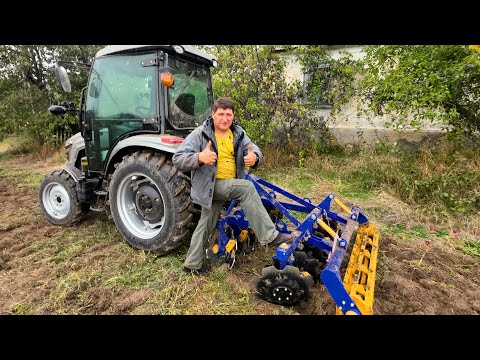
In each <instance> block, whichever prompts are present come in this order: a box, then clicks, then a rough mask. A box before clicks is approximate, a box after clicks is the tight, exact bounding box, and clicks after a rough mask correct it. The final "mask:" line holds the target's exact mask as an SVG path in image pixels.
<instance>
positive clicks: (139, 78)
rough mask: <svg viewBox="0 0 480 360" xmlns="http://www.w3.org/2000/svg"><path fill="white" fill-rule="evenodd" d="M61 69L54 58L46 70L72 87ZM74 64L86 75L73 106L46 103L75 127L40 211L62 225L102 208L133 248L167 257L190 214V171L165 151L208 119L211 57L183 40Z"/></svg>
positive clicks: (46, 182) (119, 49)
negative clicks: (71, 117)
mask: <svg viewBox="0 0 480 360" xmlns="http://www.w3.org/2000/svg"><path fill="white" fill-rule="evenodd" d="M64 63H67V62H64ZM63 65H64V64H63ZM63 65H62V62H61V61H59V62H57V64H56V66H55V74H56V77H57V80H58V81H59V83H60V84H61V86H62V88H63V90H64V91H66V92H71V84H70V80H69V76H68V73H67V71H66V69H65V67H64V66H63ZM74 65H78V64H74ZM80 65H81V66H86V67H87V68H88V69H89V79H88V85H87V86H86V87H84V88H83V89H82V91H81V97H80V106H79V108H78V109H77V108H76V106H75V103H73V102H63V103H61V104H60V105H51V106H50V107H49V111H50V113H51V114H54V115H60V116H62V115H64V114H65V113H67V112H75V113H77V115H78V125H79V126H80V130H81V131H80V132H79V133H77V134H75V135H73V136H72V137H71V138H69V139H68V140H67V141H66V144H65V147H66V153H67V156H68V163H67V164H66V165H65V166H63V167H62V168H61V169H59V170H56V171H54V172H52V173H51V174H48V175H46V176H45V177H44V179H43V180H42V181H41V183H40V187H39V193H38V194H39V202H40V204H41V209H42V211H43V213H44V214H45V216H46V218H47V219H48V220H49V221H50V222H51V223H52V224H56V225H63V226H70V225H73V224H76V223H78V222H79V221H80V220H81V218H82V215H83V214H84V212H85V211H87V210H91V211H108V212H109V215H110V216H111V217H112V218H113V221H114V222H115V225H116V227H117V228H118V230H119V232H120V233H121V234H122V237H123V238H124V240H125V241H126V242H127V243H128V244H129V245H131V246H132V247H133V248H135V249H139V250H144V251H148V252H152V253H156V254H158V255H163V254H167V253H168V252H170V251H172V250H173V249H175V248H177V247H178V246H179V245H180V244H181V243H182V241H183V240H184V239H185V238H186V237H187V236H188V234H189V227H191V225H192V224H194V221H195V218H194V216H195V215H196V214H198V212H199V210H198V209H197V208H195V206H194V205H193V204H192V200H191V198H190V183H189V177H188V176H187V175H186V174H184V173H182V172H179V171H177V169H176V168H175V167H174V166H173V164H172V162H171V157H172V154H173V153H174V152H175V150H176V149H177V147H178V145H179V144H180V143H181V142H182V141H183V139H184V137H185V136H186V135H187V134H188V133H189V132H191V131H192V130H193V129H194V128H195V127H197V126H198V125H200V124H201V123H202V122H203V121H204V120H206V119H207V118H208V116H210V115H211V106H212V104H213V91H212V82H211V74H210V68H211V67H212V66H216V65H217V60H216V59H215V57H214V56H211V55H209V54H207V53H205V52H203V51H200V50H199V49H197V48H195V47H192V46H189V45H111V46H106V47H105V48H103V49H101V50H99V51H98V52H97V53H96V55H95V58H94V59H93V61H92V63H91V64H80Z"/></svg>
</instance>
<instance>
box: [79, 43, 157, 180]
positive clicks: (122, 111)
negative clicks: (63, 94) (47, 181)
mask: <svg viewBox="0 0 480 360" xmlns="http://www.w3.org/2000/svg"><path fill="white" fill-rule="evenodd" d="M155 56H156V54H155V53H153V52H152V53H147V54H145V53H144V54H132V55H114V56H105V57H101V58H98V59H96V60H95V62H94V64H93V67H92V71H91V74H90V80H89V84H88V89H87V94H86V95H87V99H86V112H85V120H86V123H87V124H88V125H89V126H90V127H91V129H92V141H88V142H87V143H86V146H87V147H88V154H89V166H90V169H91V170H95V171H97V170H98V171H99V170H101V169H102V165H103V161H104V160H105V158H106V156H107V154H108V151H109V150H110V148H111V147H112V144H114V143H115V142H116V141H117V140H118V139H119V138H120V137H121V136H123V135H125V134H127V133H130V132H132V131H137V130H145V129H147V127H148V126H150V127H152V126H153V125H151V124H148V123H149V122H148V121H145V120H151V119H153V118H156V117H157V116H158V115H157V114H158V110H157V83H156V76H157V69H156V67H155V66H142V62H146V61H148V60H151V59H152V58H154V57H155ZM150 123H151V121H150Z"/></svg>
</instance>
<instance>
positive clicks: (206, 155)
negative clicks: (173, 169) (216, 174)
mask: <svg viewBox="0 0 480 360" xmlns="http://www.w3.org/2000/svg"><path fill="white" fill-rule="evenodd" d="M211 145H212V141H211V140H210V141H208V144H207V146H205V149H203V151H202V152H201V153H199V154H198V162H199V164H207V165H213V164H215V161H217V154H216V153H215V151H212V150H210V146H211Z"/></svg>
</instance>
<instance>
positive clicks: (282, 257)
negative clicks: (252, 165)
mask: <svg viewBox="0 0 480 360" xmlns="http://www.w3.org/2000/svg"><path fill="white" fill-rule="evenodd" d="M68 63H69V62H66V61H63V62H62V61H58V62H57V64H56V66H55V74H56V77H57V79H58V81H59V83H60V85H61V86H62V88H63V90H64V91H66V92H71V84H70V80H69V76H68V72H67V70H66V69H65V67H64V66H63V65H65V64H68ZM73 65H75V66H84V67H87V68H88V69H89V79H88V84H87V86H85V87H84V88H83V89H82V91H81V96H80V104H79V107H78V108H77V107H76V105H75V103H74V102H66V101H65V102H62V103H61V104H60V105H51V106H50V107H49V109H48V110H49V112H50V113H51V114H53V115H59V116H64V115H65V114H66V113H70V112H71V113H75V114H76V115H77V117H78V125H79V127H80V132H79V133H77V134H75V135H73V136H72V137H71V138H69V139H68V140H67V141H66V144H65V149H66V154H67V157H68V162H67V163H66V164H65V165H64V166H63V167H61V168H60V169H58V170H55V171H53V172H52V173H50V174H47V175H46V176H45V177H44V178H43V180H42V181H41V182H40V186H39V191H38V197H39V202H40V207H41V210H42V212H43V213H44V215H45V216H46V218H47V219H48V221H49V222H50V223H52V224H55V225H60V226H72V225H74V224H77V223H78V222H79V221H80V220H81V218H82V215H83V214H84V213H85V212H86V211H88V210H90V211H106V212H107V213H108V214H109V217H111V218H113V221H114V223H115V225H116V227H117V229H118V230H119V232H120V233H121V235H122V237H123V239H124V240H125V242H126V243H128V244H129V245H130V246H132V247H133V248H135V249H138V250H144V251H147V252H151V253H155V254H158V255H165V254H167V253H169V252H171V251H172V250H174V249H175V248H177V247H178V246H179V245H180V244H181V243H182V242H183V240H184V239H186V238H187V237H188V235H189V233H190V229H191V228H193V227H195V223H196V221H198V216H199V214H200V209H199V208H198V206H197V205H196V204H193V203H192V199H191V197H190V174H187V173H183V172H180V171H178V170H177V169H176V168H175V166H174V165H173V163H172V161H171V158H172V155H173V153H174V152H175V151H176V149H177V148H178V146H179V144H180V143H181V142H182V141H183V140H184V138H185V137H186V136H187V135H188V134H189V133H190V132H191V131H192V130H193V129H195V128H196V127H197V126H199V125H200V124H201V123H203V121H204V120H206V119H207V118H208V117H209V116H210V115H211V107H212V104H213V99H214V97H213V89H212V80H211V72H210V69H211V67H216V66H217V60H216V58H215V57H214V56H212V55H210V54H207V53H205V52H203V51H201V50H199V49H197V48H195V47H192V46H189V45H111V46H107V47H105V48H103V49H101V50H99V51H98V52H97V53H96V55H95V57H94V59H93V61H92V63H91V64H79V63H74V64H73ZM245 179H247V180H249V181H252V182H253V183H254V185H255V188H256V189H257V191H258V193H259V195H260V197H261V199H262V203H263V205H264V206H265V208H266V209H267V211H268V212H269V214H270V217H271V219H272V221H273V222H274V223H275V224H276V228H277V230H278V231H282V232H288V233H291V232H293V233H294V235H295V241H294V242H293V243H292V244H290V245H288V244H281V245H280V246H279V247H278V248H277V249H276V252H275V255H274V256H273V265H270V266H267V267H265V268H264V269H263V270H262V274H261V276H259V277H257V278H256V279H255V283H256V291H257V294H258V296H259V297H261V298H263V299H264V300H266V301H269V302H272V303H275V304H280V305H285V306H291V305H294V304H296V303H298V302H299V301H301V300H304V299H307V298H308V296H309V289H310V287H311V286H312V285H313V284H315V283H317V282H322V283H323V284H324V285H325V286H326V288H327V290H328V291H329V293H330V295H331V296H332V298H333V299H334V301H335V303H336V308H337V310H336V312H337V314H372V313H373V294H374V285H375V273H376V263H377V254H378V241H379V230H378V228H376V227H375V225H373V224H371V223H370V222H369V220H368V218H367V217H366V215H365V214H364V213H363V211H362V210H361V208H360V207H358V206H356V205H353V206H352V207H351V208H348V207H347V206H346V205H344V204H343V203H342V202H341V201H340V200H339V199H338V198H337V197H336V196H335V195H334V194H329V195H328V196H327V197H326V198H325V199H324V200H323V201H322V202H320V203H319V204H318V205H314V204H313V203H312V201H311V200H310V199H308V198H300V197H298V196H296V195H294V194H291V193H289V192H288V191H286V190H283V189H281V188H280V187H278V186H275V185H274V184H271V183H269V182H268V181H266V180H264V179H261V178H260V177H258V176H255V175H253V174H252V172H251V171H248V172H246V173H245ZM277 197H278V198H277ZM332 205H334V206H336V207H338V208H339V210H340V211H341V212H342V213H340V212H335V211H334V210H333V208H331V206H332ZM293 212H295V213H296V214H298V213H305V214H307V216H306V218H305V219H304V220H303V221H300V220H299V219H297V217H295V215H294V213H293ZM214 235H215V236H214V237H213V238H212V239H211V244H210V246H209V247H208V248H207V250H206V252H207V258H208V259H210V260H211V261H212V262H217V263H218V262H226V263H227V264H229V266H231V267H233V266H234V264H235V262H236V258H237V256H238V255H239V254H240V253H241V252H245V251H247V250H248V249H253V248H254V244H255V243H256V242H257V240H258V239H256V236H255V233H254V232H253V230H252V229H251V228H250V227H249V224H248V219H247V218H246V217H245V214H244V213H243V210H242V209H241V207H239V206H238V204H237V203H236V201H235V200H233V201H230V202H227V203H226V204H225V207H224V211H223V213H222V215H221V217H220V219H219V220H218V222H217V225H216V232H215V234H214ZM342 273H344V278H343V281H342V279H341V274H342Z"/></svg>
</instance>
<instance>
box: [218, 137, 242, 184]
mask: <svg viewBox="0 0 480 360" xmlns="http://www.w3.org/2000/svg"><path fill="white" fill-rule="evenodd" d="M215 139H216V140H217V145H218V159H217V179H234V178H236V177H237V167H236V165H235V155H234V153H233V133H232V130H230V129H228V134H227V136H225V137H221V136H218V135H217V134H215Z"/></svg>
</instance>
